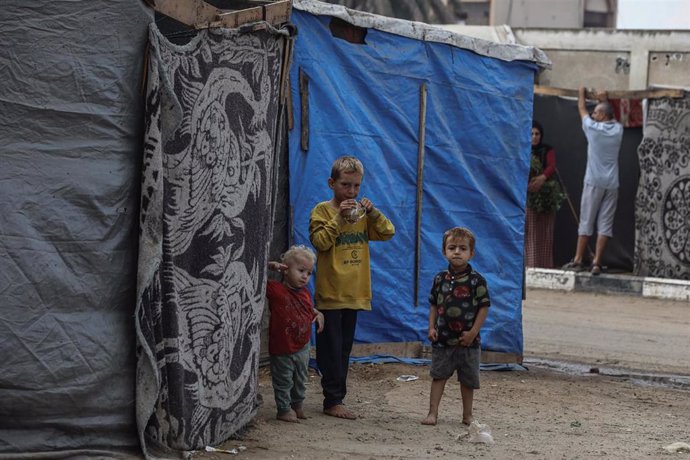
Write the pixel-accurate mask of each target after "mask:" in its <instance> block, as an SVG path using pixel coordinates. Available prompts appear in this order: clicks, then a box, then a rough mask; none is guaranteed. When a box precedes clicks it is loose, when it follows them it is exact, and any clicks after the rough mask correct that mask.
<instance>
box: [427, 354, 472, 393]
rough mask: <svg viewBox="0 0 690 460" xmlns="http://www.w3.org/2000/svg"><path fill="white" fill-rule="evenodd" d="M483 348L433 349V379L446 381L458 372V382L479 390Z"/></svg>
mask: <svg viewBox="0 0 690 460" xmlns="http://www.w3.org/2000/svg"><path fill="white" fill-rule="evenodd" d="M481 354H482V350H481V348H479V347H477V348H470V347H446V348H432V349H431V372H430V374H431V378H433V379H437V380H446V379H449V378H451V377H452V376H453V372H455V371H456V370H457V371H458V382H460V383H461V384H463V385H464V386H466V387H469V388H472V389H475V390H478V389H479V361H480V358H481Z"/></svg>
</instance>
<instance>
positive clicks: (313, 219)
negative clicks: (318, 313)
mask: <svg viewBox="0 0 690 460" xmlns="http://www.w3.org/2000/svg"><path fill="white" fill-rule="evenodd" d="M394 234H395V227H394V226H393V224H392V223H391V221H390V220H388V218H387V217H386V216H384V215H383V214H382V213H381V212H380V211H378V210H374V211H372V212H370V213H369V214H368V215H367V216H366V217H364V218H362V219H360V220H359V221H357V222H355V223H354V224H350V223H348V222H346V221H345V220H344V219H343V218H342V217H340V215H339V214H338V210H337V209H335V208H333V206H331V204H330V201H323V202H321V203H319V204H317V205H316V206H315V207H314V209H312V211H311V216H310V219H309V239H310V240H311V244H312V245H313V246H314V247H315V248H316V250H317V259H316V288H315V293H314V303H315V304H316V308H318V309H319V310H335V309H339V308H349V309H353V310H371V270H370V265H369V260H370V258H369V241H370V240H371V241H375V240H379V241H385V240H389V239H391V238H392V237H393V235H394Z"/></svg>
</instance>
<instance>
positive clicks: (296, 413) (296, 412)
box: [292, 407, 309, 420]
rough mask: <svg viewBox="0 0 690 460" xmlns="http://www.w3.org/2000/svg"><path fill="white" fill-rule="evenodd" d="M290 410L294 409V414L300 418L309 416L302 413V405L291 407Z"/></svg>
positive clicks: (303, 418)
mask: <svg viewBox="0 0 690 460" xmlns="http://www.w3.org/2000/svg"><path fill="white" fill-rule="evenodd" d="M292 410H294V411H295V415H297V418H301V419H302V420H306V419H308V418H309V417H307V416H306V414H305V413H304V409H302V407H293V408H292Z"/></svg>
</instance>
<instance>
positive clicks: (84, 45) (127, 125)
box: [0, 0, 152, 458]
mask: <svg viewBox="0 0 690 460" xmlns="http://www.w3.org/2000/svg"><path fill="white" fill-rule="evenodd" d="M151 20H152V15H151V13H150V11H147V9H146V7H145V6H144V5H143V3H141V2H138V1H132V0H127V1H124V0H114V1H107V2H105V1H50V2H49V1H30V2H27V1H24V0H4V1H3V2H2V8H0V30H2V46H0V140H1V143H0V216H1V217H0V362H1V363H2V372H0V457H4V458H19V457H22V456H27V457H28V456H32V457H34V458H35V457H36V456H37V455H38V453H41V452H42V453H45V454H46V456H49V457H50V458H60V457H67V456H74V455H76V454H77V453H81V454H82V455H83V457H84V458H95V457H103V456H108V455H111V454H112V453H114V452H115V451H124V450H134V451H138V442H137V437H136V427H135V424H134V387H135V386H134V378H135V376H134V369H135V364H134V343H135V341H134V306H135V292H136V289H135V286H136V285H135V283H136V255H137V221H138V207H139V206H138V202H139V182H140V178H141V175H140V166H141V151H142V130H143V111H142V107H143V96H142V94H141V93H140V91H141V86H142V82H141V79H142V71H143V62H144V48H145V43H146V33H147V24H148V23H149V22H151Z"/></svg>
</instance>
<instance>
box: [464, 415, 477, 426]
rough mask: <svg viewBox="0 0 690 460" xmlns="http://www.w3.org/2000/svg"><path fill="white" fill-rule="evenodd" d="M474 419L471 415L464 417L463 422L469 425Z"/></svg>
mask: <svg viewBox="0 0 690 460" xmlns="http://www.w3.org/2000/svg"><path fill="white" fill-rule="evenodd" d="M472 420H474V417H472V416H471V415H470V416H469V417H463V418H462V424H463V425H467V426H469V425H470V424H471V423H472Z"/></svg>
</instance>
